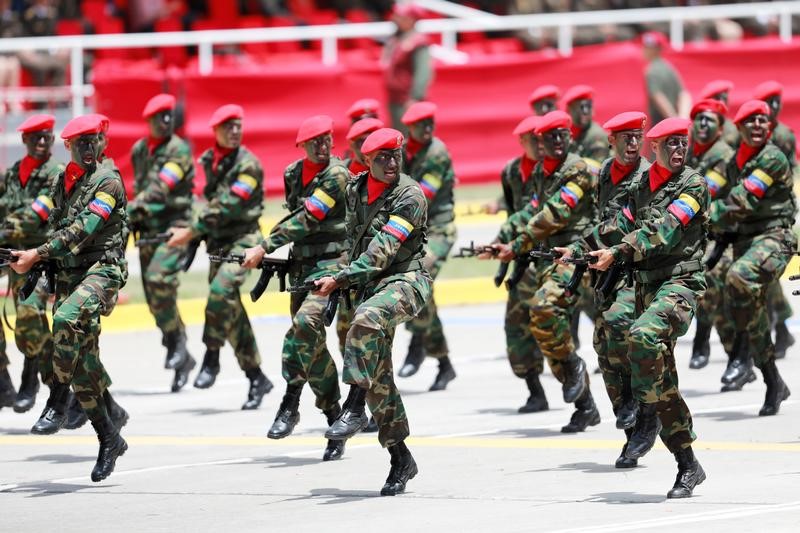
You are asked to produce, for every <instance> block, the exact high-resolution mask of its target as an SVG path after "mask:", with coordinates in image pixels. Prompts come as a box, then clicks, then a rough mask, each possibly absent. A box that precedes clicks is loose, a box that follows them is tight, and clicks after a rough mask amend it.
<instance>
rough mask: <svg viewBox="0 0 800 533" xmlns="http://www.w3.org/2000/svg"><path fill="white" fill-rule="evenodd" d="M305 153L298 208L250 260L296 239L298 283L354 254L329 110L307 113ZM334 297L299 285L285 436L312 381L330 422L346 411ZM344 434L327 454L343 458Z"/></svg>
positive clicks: (289, 336)
mask: <svg viewBox="0 0 800 533" xmlns="http://www.w3.org/2000/svg"><path fill="white" fill-rule="evenodd" d="M295 143H296V144H297V146H299V147H300V148H302V149H303V150H304V151H305V157H304V158H302V159H299V160H297V161H295V162H293V163H291V164H290V165H289V166H288V167H286V171H285V172H284V175H283V179H284V191H285V194H286V206H287V208H288V209H289V210H290V211H291V213H290V214H289V215H287V216H286V217H284V218H283V219H282V220H281V221H280V222H279V223H278V224H276V225H275V226H274V227H273V228H272V230H271V231H270V233H269V236H268V237H267V238H266V239H264V241H263V242H262V243H261V245H260V246H254V247H252V248H248V249H247V250H246V251H245V261H244V263H243V264H242V265H243V266H244V267H245V268H254V267H256V266H258V265H259V264H260V263H261V259H262V258H263V257H264V255H265V254H271V253H272V252H274V251H275V250H277V249H278V248H280V247H281V246H284V245H286V244H289V243H293V246H292V252H291V260H292V266H291V270H290V271H289V278H290V281H291V283H292V285H297V284H299V283H302V282H303V281H304V280H306V279H315V278H318V277H322V276H325V275H333V274H335V273H336V272H337V271H338V270H339V268H340V267H341V265H342V263H343V262H344V260H345V258H346V254H347V233H346V230H345V225H344V218H345V212H346V210H347V209H346V206H345V199H344V191H345V187H346V185H347V181H348V179H349V178H350V173H349V172H348V171H347V168H345V166H344V163H343V162H342V161H341V160H340V159H338V158H336V157H331V149H332V148H333V120H332V119H331V118H330V117H328V116H325V115H318V116H314V117H310V118H308V119H306V120H305V121H304V122H303V123H302V124H301V125H300V129H299V131H298V133H297V138H296V140H295ZM327 300H328V299H327V298H324V297H322V296H318V295H316V294H310V293H308V292H302V293H292V294H291V304H290V313H291V316H292V325H291V326H290V328H289V331H288V332H286V336H285V337H284V340H283V353H282V362H283V378H284V379H285V380H286V393H285V394H284V396H283V400H282V401H281V405H280V407H279V408H278V413H277V414H276V416H275V421H274V422H273V424H272V427H270V429H269V432H268V433H267V436H268V437H269V438H271V439H282V438H284V437H288V436H289V435H291V433H292V431H293V430H294V427H295V426H296V425H297V424H298V422H300V411H299V406H300V394H301V393H302V391H303V387H304V386H305V384H306V382H307V383H308V385H309V387H311V390H312V391H313V392H314V395H315V396H316V397H317V402H316V405H317V408H319V409H320V410H321V411H322V412H323V414H324V415H325V417H326V418H327V420H328V425H329V426H330V425H331V424H332V423H333V421H334V420H336V417H337V416H339V413H340V411H341V407H340V405H339V398H340V393H339V372H338V371H337V369H336V363H334V361H333V358H332V357H331V354H330V352H329V351H328V346H327V343H326V341H325V337H326V336H325V323H324V318H323V314H324V311H325V306H326V304H327ZM343 454H344V441H330V442H328V447H327V448H326V449H325V453H324V455H323V457H322V460H323V461H331V460H335V459H340V458H341V457H342V455H343Z"/></svg>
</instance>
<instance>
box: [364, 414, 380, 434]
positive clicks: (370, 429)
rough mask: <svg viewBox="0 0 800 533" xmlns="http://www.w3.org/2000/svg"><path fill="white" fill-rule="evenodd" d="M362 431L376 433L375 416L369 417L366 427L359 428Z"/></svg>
mask: <svg viewBox="0 0 800 533" xmlns="http://www.w3.org/2000/svg"><path fill="white" fill-rule="evenodd" d="M361 432H362V433H377V432H378V423H377V422H375V417H374V416H371V417H369V422H367V427H365V428H364V429H362V430H361Z"/></svg>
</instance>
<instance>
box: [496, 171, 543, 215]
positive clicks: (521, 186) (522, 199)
mask: <svg viewBox="0 0 800 533" xmlns="http://www.w3.org/2000/svg"><path fill="white" fill-rule="evenodd" d="M521 161H522V157H515V158H514V159H512V160H511V161H509V162H508V163H506V166H505V167H503V171H502V172H501V173H500V183H501V184H502V186H503V203H504V205H505V208H506V211H507V213H508V216H511V215H513V214H514V213H516V212H517V211H521V210H522V209H523V208H524V207H525V205H527V204H528V203H530V202H531V199H532V198H533V195H534V193H535V187H534V181H533V175H534V174H535V173H536V167H534V169H533V171H532V172H531V175H530V176H528V179H527V180H525V181H524V182H523V181H522V175H521V171H520V163H521ZM537 164H538V163H537Z"/></svg>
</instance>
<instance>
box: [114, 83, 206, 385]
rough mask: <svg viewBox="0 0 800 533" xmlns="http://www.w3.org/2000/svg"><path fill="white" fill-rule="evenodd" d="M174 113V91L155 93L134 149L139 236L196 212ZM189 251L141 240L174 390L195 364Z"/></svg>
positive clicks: (131, 215)
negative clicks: (182, 300)
mask: <svg viewBox="0 0 800 533" xmlns="http://www.w3.org/2000/svg"><path fill="white" fill-rule="evenodd" d="M174 115H175V97H174V96H172V95H171V94H158V95H156V96H154V97H153V98H151V99H150V100H149V101H148V102H147V104H146V105H145V108H144V111H143V112H142V118H144V119H145V120H147V124H148V127H149V129H150V134H149V136H148V137H146V138H143V139H139V140H138V141H136V143H135V144H134V145H133V149H132V150H131V163H132V165H133V175H134V181H133V194H134V195H135V196H134V198H133V200H131V201H130V202H129V203H128V220H129V222H130V225H131V230H132V231H133V233H134V234H135V238H137V239H146V238H153V237H154V236H155V235H156V234H158V233H164V232H166V231H167V230H168V229H169V228H170V227H171V226H186V225H188V223H189V221H190V220H191V217H192V190H193V188H194V162H193V161H192V152H191V149H190V148H189V144H188V143H187V142H186V141H184V140H183V139H181V138H180V137H178V136H177V135H175V133H174V132H175V116H174ZM185 253H186V247H180V246H177V247H172V246H167V243H166V242H163V243H154V244H140V245H139V261H140V263H141V269H142V286H143V287H144V295H145V299H146V300H147V306H148V308H149V309H150V314H152V315H153V318H155V321H156V326H158V328H159V330H161V343H162V344H163V345H164V346H165V347H166V348H167V356H166V360H165V361H164V368H167V369H173V370H175V376H174V378H173V380H172V392H178V391H180V390H181V389H182V388H183V387H184V386H185V385H186V383H187V381H188V380H189V372H191V370H192V369H193V368H194V367H195V360H194V358H193V357H192V356H191V354H190V353H189V350H188V349H187V347H186V326H184V324H183V320H181V315H180V312H179V311H178V273H179V272H180V270H181V266H182V262H183V257H184V255H185Z"/></svg>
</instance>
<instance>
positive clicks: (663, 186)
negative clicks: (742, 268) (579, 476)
mask: <svg viewBox="0 0 800 533" xmlns="http://www.w3.org/2000/svg"><path fill="white" fill-rule="evenodd" d="M689 124H690V122H689V121H688V120H686V119H682V118H670V119H665V120H663V121H661V122H659V123H658V124H656V125H655V126H654V127H653V128H652V129H651V130H650V131H649V132H648V133H647V138H648V139H649V140H650V141H651V148H652V151H653V153H655V154H656V161H655V162H654V163H653V165H652V166H651V167H650V168H649V169H648V170H646V171H645V172H644V174H642V177H641V179H639V180H637V182H636V183H635V184H634V186H633V187H632V188H631V190H630V191H629V193H628V198H627V202H626V203H625V207H624V208H623V209H621V210H620V211H619V212H618V213H617V215H616V217H615V218H614V220H613V221H610V220H606V221H603V222H602V223H601V224H600V225H599V227H598V228H596V229H595V230H594V231H593V235H592V237H593V238H594V239H595V240H596V241H597V242H610V241H609V239H614V240H616V242H618V243H619V244H615V245H613V246H611V247H609V248H603V249H601V250H597V251H593V252H590V254H591V255H593V256H595V257H597V263H596V264H593V265H590V267H591V268H595V269H597V270H600V271H604V270H607V269H608V267H610V266H611V264H612V263H615V262H619V263H625V264H628V265H632V266H633V268H634V269H635V270H634V279H635V281H636V284H635V288H634V289H635V291H636V294H635V298H636V310H635V312H636V315H635V316H636V319H635V320H634V322H633V324H632V325H631V328H630V331H629V337H628V342H629V351H628V358H629V359H630V363H631V387H632V389H633V393H634V396H635V398H636V400H637V401H638V402H639V412H638V415H637V420H636V426H635V429H634V432H633V434H632V435H631V437H630V439H629V440H628V446H627V447H626V449H625V457H627V458H628V459H638V458H639V457H642V456H644V455H645V454H646V453H647V452H648V451H649V450H650V449H651V448H652V447H653V444H654V443H655V439H656V435H657V434H658V433H659V427H660V426H663V428H662V429H661V430H660V433H661V440H662V441H663V442H664V445H665V446H666V447H667V449H668V450H669V451H670V452H672V454H673V455H674V456H675V460H676V461H677V463H678V475H677V477H676V479H675V484H674V486H673V487H672V489H671V490H670V491H669V492H668V493H667V498H688V497H690V496H691V495H692V491H693V490H694V487H695V486H696V485H699V484H700V483H702V482H703V481H704V480H705V478H706V474H705V472H704V471H703V468H702V467H701V466H700V463H699V462H698V461H697V459H696V458H695V456H694V452H693V451H692V442H693V441H694V440H695V434H694V431H693V430H692V416H691V413H690V412H689V408H688V407H687V405H686V402H684V400H683V398H682V397H681V393H680V391H679V390H678V372H677V369H676V367H675V355H674V348H675V343H676V341H677V340H678V338H679V337H681V336H682V335H685V334H686V331H687V330H688V329H689V323H690V322H691V320H692V316H693V315H694V313H695V309H696V307H697V297H698V296H699V295H701V294H702V293H703V291H704V290H705V286H706V284H705V276H704V273H703V263H702V258H703V253H704V251H705V241H706V238H705V235H706V229H705V226H706V219H707V217H708V214H707V213H708V186H707V185H706V183H705V180H704V179H703V177H702V176H700V174H698V173H697V172H696V171H695V170H694V169H692V168H690V167H687V166H686V154H687V149H688V146H689V138H688V135H689Z"/></svg>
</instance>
